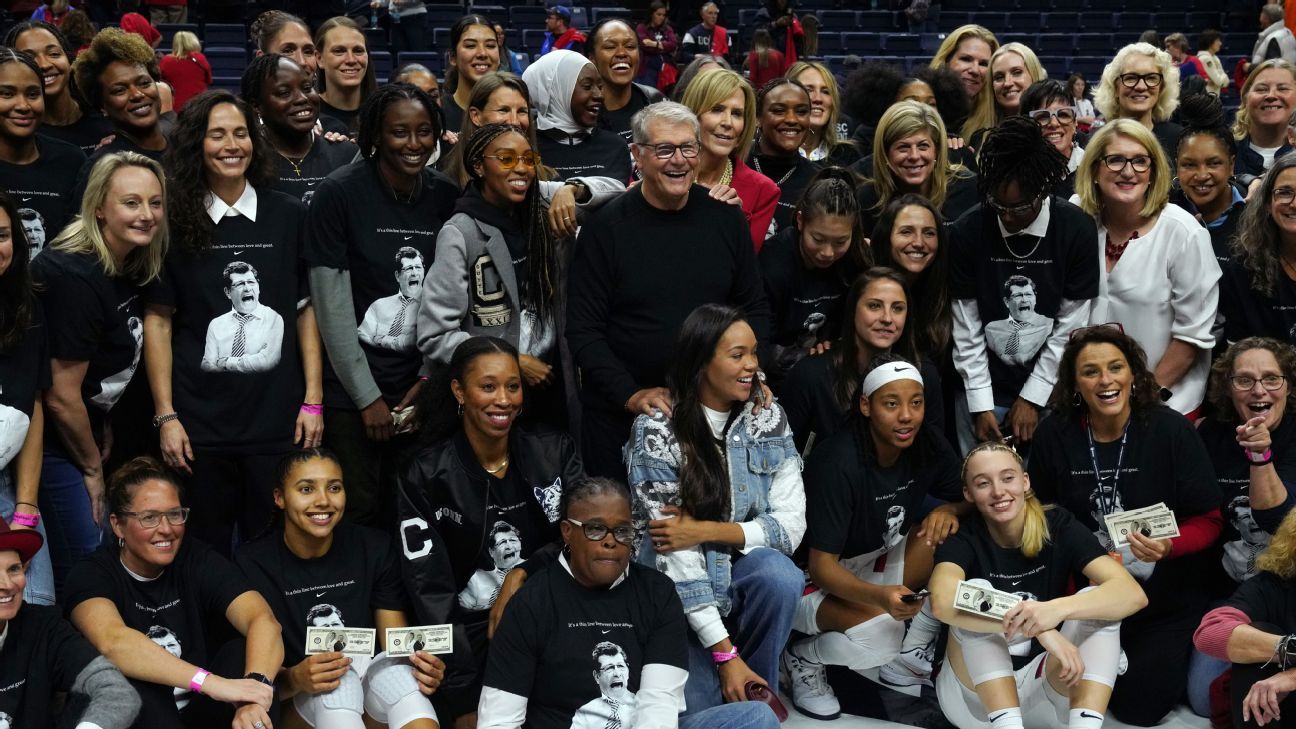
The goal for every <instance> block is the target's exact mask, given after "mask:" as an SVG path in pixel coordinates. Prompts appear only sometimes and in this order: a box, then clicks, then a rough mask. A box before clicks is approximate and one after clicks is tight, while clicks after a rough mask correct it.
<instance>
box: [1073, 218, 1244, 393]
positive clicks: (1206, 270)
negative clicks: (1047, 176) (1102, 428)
mask: <svg viewBox="0 0 1296 729" xmlns="http://www.w3.org/2000/svg"><path fill="white" fill-rule="evenodd" d="M1073 201H1074V200H1073ZM1095 222H1097V224H1098V256H1099V258H1100V260H1101V262H1102V265H1101V266H1100V268H1099V273H1100V279H1099V285H1098V298H1097V299H1096V300H1095V301H1094V306H1093V315H1092V317H1091V318H1090V323H1091V324H1102V323H1106V322H1111V321H1115V322H1120V323H1121V325H1122V326H1123V327H1124V328H1125V333H1126V334H1128V335H1130V336H1131V337H1133V338H1134V339H1135V341H1137V342H1138V343H1139V344H1140V345H1142V346H1143V350H1144V351H1145V352H1147V364H1148V369H1150V370H1156V367H1157V364H1158V363H1160V362H1161V357H1162V356H1163V355H1164V354H1165V352H1166V349H1167V348H1168V347H1169V346H1170V340H1171V339H1178V340H1180V341H1183V342H1187V343H1188V344H1191V345H1193V346H1194V347H1197V348H1198V353H1197V361H1196V362H1195V363H1194V364H1193V366H1192V367H1191V368H1190V369H1189V370H1188V371H1187V372H1186V373H1185V374H1184V376H1183V377H1182V378H1181V379H1180V380H1179V382H1178V383H1176V384H1175V385H1174V386H1173V387H1172V388H1170V389H1171V390H1172V392H1173V395H1172V397H1171V398H1170V401H1169V402H1168V403H1167V404H1168V405H1169V406H1170V407H1172V408H1174V409H1175V410H1178V411H1179V412H1181V413H1189V412H1192V411H1193V410H1195V409H1196V408H1197V406H1199V405H1201V403H1202V400H1204V399H1205V397H1206V379H1207V377H1208V375H1209V374H1210V352H1211V349H1212V348H1213V347H1214V346H1215V336H1214V335H1213V334H1212V333H1211V329H1212V327H1213V325H1214V324H1215V316H1216V314H1217V313H1218V308H1219V280H1220V267H1219V262H1218V261H1217V260H1216V259H1215V254H1214V252H1213V251H1212V250H1211V242H1210V234H1209V233H1207V232H1206V229H1205V228H1203V227H1202V225H1201V223H1198V222H1197V219H1196V218H1194V217H1193V216H1192V215H1190V214H1189V213H1188V212H1186V211H1185V210H1184V209H1183V208H1180V207H1179V206H1177V205H1166V206H1165V208H1164V209H1163V210H1162V211H1161V216H1160V217H1159V218H1158V219H1157V222H1156V224H1155V225H1154V226H1153V227H1152V230H1151V231H1149V232H1148V234H1147V235H1145V236H1142V237H1140V238H1137V239H1135V240H1133V241H1131V242H1130V244H1129V247H1128V248H1126V249H1125V253H1124V254H1123V255H1122V256H1121V258H1120V260H1119V261H1117V262H1116V265H1115V266H1114V267H1113V268H1112V270H1111V272H1110V273H1109V272H1108V271H1107V266H1106V261H1107V256H1106V242H1107V228H1106V226H1104V225H1103V223H1102V220H1101V219H1097V220H1096V221H1095Z"/></svg>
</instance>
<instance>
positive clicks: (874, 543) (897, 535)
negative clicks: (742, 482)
mask: <svg viewBox="0 0 1296 729" xmlns="http://www.w3.org/2000/svg"><path fill="white" fill-rule="evenodd" d="M867 427H868V426H867V424H866V423H863V422H862V421H857V422H856V423H854V424H853V426H852V427H847V428H844V429H842V430H840V431H838V432H837V434H836V435H834V436H832V437H831V438H829V439H827V440H826V441H824V442H822V443H821V444H819V445H817V446H815V448H814V451H813V452H812V453H811V455H810V457H809V458H807V459H806V470H805V484H806V543H807V544H809V546H810V547H811V548H812V549H817V550H819V551H820V552H825V553H827V554H836V555H838V556H840V557H841V559H842V560H850V559H852V558H856V557H861V560H860V561H861V562H862V563H863V565H862V566H867V565H869V564H871V563H873V562H874V560H876V559H877V558H878V557H881V556H882V555H884V554H885V553H886V552H887V551H889V550H890V549H891V548H893V547H895V546H896V545H898V544H899V543H900V541H901V539H902V538H903V537H904V536H905V535H907V534H909V530H910V529H911V528H912V527H913V526H914V524H915V523H916V521H917V518H918V516H919V515H920V514H921V513H922V506H923V501H924V500H925V499H926V498H927V496H928V495H929V494H930V495H932V496H934V497H936V498H938V499H941V500H944V501H949V500H952V499H957V498H961V496H960V492H961V489H962V482H961V481H960V479H959V465H960V464H959V461H958V458H957V457H956V456H955V455H954V450H953V449H952V448H950V446H949V444H948V443H947V442H945V439H944V438H942V437H938V436H936V435H935V434H929V433H928V432H927V429H926V427H924V428H922V429H921V430H920V431H919V432H918V436H917V442H915V443H914V444H913V445H912V446H910V447H909V448H908V449H906V450H904V451H901V453H900V458H899V459H898V460H897V461H896V462H895V463H894V464H893V465H891V466H882V465H881V464H879V463H878V462H877V456H876V454H875V453H873V449H872V448H871V447H869V448H867V449H866V448H865V445H864V444H863V443H862V442H861V441H862V438H871V437H872V436H871V434H869V433H868V432H867ZM861 430H863V431H864V432H863V433H861ZM877 569H878V570H879V571H881V569H882V566H881V565H878V566H877Z"/></svg>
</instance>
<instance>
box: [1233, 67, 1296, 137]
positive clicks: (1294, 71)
mask: <svg viewBox="0 0 1296 729" xmlns="http://www.w3.org/2000/svg"><path fill="white" fill-rule="evenodd" d="M1271 68H1279V69H1282V70H1284V71H1286V72H1287V73H1289V74H1291V77H1292V81H1293V82H1296V64H1293V63H1292V62H1291V61H1288V60H1285V59H1282V58H1270V59H1269V60H1267V61H1265V62H1263V63H1257V64H1256V65H1255V66H1253V67H1252V68H1251V73H1249V74H1247V78H1246V82H1244V83H1243V84H1242V88H1241V90H1239V91H1238V94H1239V95H1240V96H1241V97H1242V106H1240V107H1238V110H1237V116H1236V117H1234V119H1233V138H1234V139H1236V140H1238V141H1239V142H1240V141H1242V140H1243V139H1246V138H1247V137H1249V136H1251V110H1250V109H1248V108H1247V96H1248V95H1249V94H1250V93H1251V87H1252V86H1254V85H1255V82H1256V79H1257V78H1259V77H1260V74H1262V73H1264V72H1265V71H1268V70H1269V69H1271Z"/></svg>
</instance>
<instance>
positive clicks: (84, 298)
mask: <svg viewBox="0 0 1296 729" xmlns="http://www.w3.org/2000/svg"><path fill="white" fill-rule="evenodd" d="M32 279H33V280H34V281H35V282H36V284H37V289H36V290H37V293H38V295H39V296H40V300H41V304H42V306H44V308H45V322H46V325H47V329H46V332H47V336H48V339H49V356H50V358H51V359H61V360H65V361H68V362H87V363H88V366H87V369H86V374H85V378H84V379H83V380H82V381H81V397H82V398H83V399H84V400H85V402H86V410H87V412H88V413H89V416H90V428H91V430H92V432H93V433H94V434H95V439H96V440H99V439H100V438H101V437H102V435H103V424H104V417H105V415H106V414H107V413H108V411H109V410H111V409H112V407H113V405H115V404H116V403H117V400H118V399H119V398H120V397H121V395H122V392H124V391H125V390H126V385H127V384H128V383H129V382H130V381H131V377H133V376H134V375H135V374H136V370H137V369H138V367H139V364H140V354H141V352H142V349H143V343H144V304H143V297H142V296H141V294H140V288H139V287H138V286H136V285H135V284H133V283H132V282H131V281H130V279H128V278H127V277H125V276H109V275H108V274H106V273H104V270H103V267H102V266H101V265H100V263H99V259H98V258H96V257H95V256H94V255H91V254H86V253H71V252H67V251H60V250H54V249H50V250H47V251H45V252H44V253H42V254H41V255H39V256H37V257H36V259H35V260H33V261H32ZM141 376H142V375H141ZM45 422H46V429H45V448H46V449H47V450H55V451H58V450H59V449H61V448H62V445H61V443H62V441H61V440H60V438H59V436H58V433H57V432H56V429H55V428H54V426H53V423H52V418H47V419H46V421H45Z"/></svg>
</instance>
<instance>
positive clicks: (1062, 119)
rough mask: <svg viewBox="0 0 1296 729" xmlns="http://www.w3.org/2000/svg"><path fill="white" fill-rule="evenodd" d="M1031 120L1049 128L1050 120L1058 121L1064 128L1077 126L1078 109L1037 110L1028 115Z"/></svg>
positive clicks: (1070, 107)
mask: <svg viewBox="0 0 1296 729" xmlns="http://www.w3.org/2000/svg"><path fill="white" fill-rule="evenodd" d="M1026 116H1029V117H1030V118H1031V120H1033V121H1034V122H1035V123H1036V124H1038V125H1040V126H1047V125H1048V123H1049V121H1050V120H1055V121H1057V123H1058V124H1061V125H1062V126H1064V127H1069V126H1071V125H1072V124H1075V120H1076V108H1075V107H1074V106H1063V107H1061V108H1059V109H1036V110H1035V111H1032V112H1029V113H1027V114H1026Z"/></svg>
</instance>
